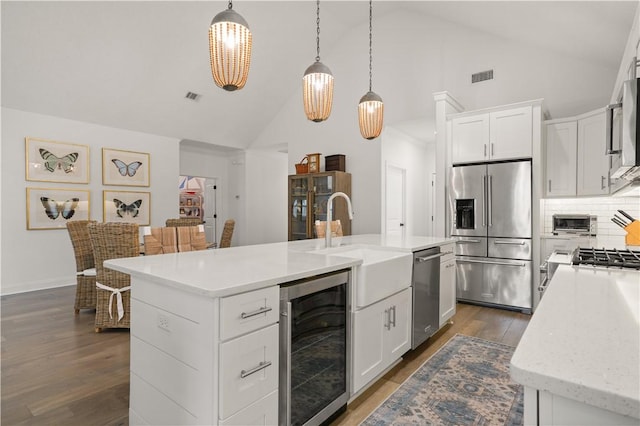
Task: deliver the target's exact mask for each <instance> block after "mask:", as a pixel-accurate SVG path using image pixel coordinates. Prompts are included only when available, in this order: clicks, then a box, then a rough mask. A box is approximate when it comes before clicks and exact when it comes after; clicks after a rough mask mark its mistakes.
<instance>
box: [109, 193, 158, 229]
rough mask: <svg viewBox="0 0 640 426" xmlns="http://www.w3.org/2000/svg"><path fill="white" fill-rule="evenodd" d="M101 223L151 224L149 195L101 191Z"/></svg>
mask: <svg viewBox="0 0 640 426" xmlns="http://www.w3.org/2000/svg"><path fill="white" fill-rule="evenodd" d="M102 206H103V212H102V219H103V222H123V223H137V224H138V225H140V226H149V225H150V224H151V193H150V192H137V191H109V190H104V191H102Z"/></svg>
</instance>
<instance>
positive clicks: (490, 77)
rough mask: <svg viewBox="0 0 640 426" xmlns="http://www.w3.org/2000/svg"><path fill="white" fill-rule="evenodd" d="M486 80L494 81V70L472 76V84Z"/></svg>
mask: <svg viewBox="0 0 640 426" xmlns="http://www.w3.org/2000/svg"><path fill="white" fill-rule="evenodd" d="M485 80H493V70H489V71H482V72H477V73H475V74H471V83H479V82H481V81H485Z"/></svg>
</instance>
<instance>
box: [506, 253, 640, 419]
mask: <svg viewBox="0 0 640 426" xmlns="http://www.w3.org/2000/svg"><path fill="white" fill-rule="evenodd" d="M511 377H512V378H513V380H515V381H516V382H518V383H521V384H523V385H525V386H529V387H532V388H535V389H538V390H543V391H548V392H551V393H553V394H556V395H560V396H563V397H565V398H569V399H572V400H575V401H579V402H582V403H585V404H589V405H593V406H596V407H599V408H603V409H605V410H609V411H613V412H616V413H619V414H622V415H625V416H631V417H634V418H640V272H638V271H634V270H621V269H611V268H610V269H605V268H590V267H577V266H570V265H560V266H559V267H558V269H557V270H556V272H555V274H554V276H553V278H552V280H551V283H550V284H549V288H548V289H547V291H546V292H545V294H544V297H543V298H542V300H541V302H540V305H539V306H538V309H537V310H536V312H535V314H534V315H533V317H532V318H531V321H530V322H529V325H528V327H527V330H526V331H525V333H524V335H523V336H522V339H521V340H520V343H519V344H518V347H517V348H516V351H515V353H514V355H513V358H512V359H511Z"/></svg>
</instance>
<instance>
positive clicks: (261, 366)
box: [240, 361, 271, 379]
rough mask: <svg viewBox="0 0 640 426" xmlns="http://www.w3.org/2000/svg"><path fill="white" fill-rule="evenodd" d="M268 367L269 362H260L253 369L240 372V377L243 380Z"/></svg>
mask: <svg viewBox="0 0 640 426" xmlns="http://www.w3.org/2000/svg"><path fill="white" fill-rule="evenodd" d="M270 365H271V361H262V362H260V364H258V365H257V366H255V367H253V368H252V369H250V370H242V371H241V372H240V377H241V378H242V379H244V378H245V377H247V376H250V375H252V374H253V373H257V372H258V371H260V370H264V369H265V368H267V367H268V366H270Z"/></svg>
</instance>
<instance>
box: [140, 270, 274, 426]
mask: <svg viewBox="0 0 640 426" xmlns="http://www.w3.org/2000/svg"><path fill="white" fill-rule="evenodd" d="M132 286H134V287H135V292H134V293H135V294H132V299H131V317H132V321H131V360H130V370H131V387H130V398H129V399H130V403H129V404H130V408H129V423H130V424H131V425H136V424H153V425H163V424H185V425H186V424H193V425H197V424H210V425H215V424H228V425H239V424H242V425H251V424H261V425H264V424H275V423H277V420H278V397H277V395H278V379H279V376H278V371H279V370H278V367H279V357H278V355H279V345H278V343H279V339H278V333H279V329H278V319H279V310H278V307H279V296H280V291H279V287H278V286H273V287H269V288H264V289H260V290H255V291H251V292H247V293H243V294H238V295H233V296H229V297H224V298H207V297H203V296H202V295H199V294H195V293H188V292H184V291H181V290H179V289H176V288H173V287H170V286H162V285H157V284H155V283H152V282H150V281H147V280H145V279H142V278H138V277H132Z"/></svg>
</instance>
